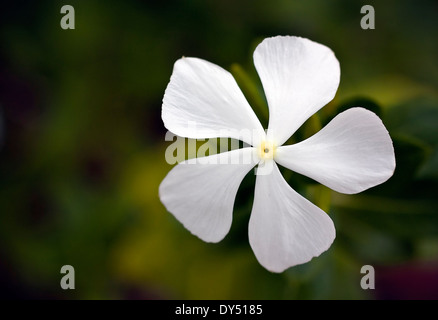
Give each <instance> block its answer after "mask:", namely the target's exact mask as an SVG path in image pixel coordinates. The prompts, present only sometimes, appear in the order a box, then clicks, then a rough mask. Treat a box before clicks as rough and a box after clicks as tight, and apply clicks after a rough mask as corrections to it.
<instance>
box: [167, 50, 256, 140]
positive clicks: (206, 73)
mask: <svg viewBox="0 0 438 320" xmlns="http://www.w3.org/2000/svg"><path fill="white" fill-rule="evenodd" d="M161 117H162V119H163V122H164V125H165V127H166V128H167V129H168V130H169V131H171V132H173V133H175V134H176V135H179V136H181V137H186V138H193V139H203V138H217V137H230V138H235V139H239V140H242V141H245V142H246V143H248V144H250V145H256V144H258V143H259V141H260V139H262V137H263V136H264V130H263V127H262V125H261V124H260V121H259V120H258V119H257V116H256V115H255V113H254V111H253V110H252V109H251V107H250V105H249V104H248V102H247V101H246V99H245V97H244V95H243V93H242V91H241V90H240V88H239V87H238V85H237V83H236V81H235V80H234V78H233V76H232V75H231V73H229V72H228V71H226V70H224V69H222V68H221V67H219V66H217V65H215V64H213V63H210V62H207V61H205V60H202V59H197V58H182V59H179V60H178V61H177V62H175V65H174V68H173V73H172V76H171V78H170V82H169V84H168V86H167V89H166V92H165V94H164V98H163V108H162V113H161ZM242 129H244V131H242ZM226 130H228V131H231V132H226ZM253 131H254V132H253ZM253 135H255V136H256V137H255V138H253V137H252V136H253Z"/></svg>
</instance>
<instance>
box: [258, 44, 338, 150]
mask: <svg viewBox="0 0 438 320" xmlns="http://www.w3.org/2000/svg"><path fill="white" fill-rule="evenodd" d="M254 64H255V66H256V69H257V72H258V74H259V76H260V79H261V81H262V84H263V88H264V90H265V94H266V99H267V101H268V105H269V127H268V129H269V130H270V131H271V130H272V131H273V132H272V133H273V137H274V139H275V140H276V142H277V145H282V144H283V143H284V142H286V140H287V139H289V137H290V136H291V135H292V134H293V133H294V132H295V131H296V130H297V129H298V128H299V127H300V126H301V125H302V124H303V123H304V121H306V120H307V119H308V118H309V117H310V116H311V115H313V114H314V113H315V112H316V111H318V110H319V109H320V108H322V107H323V106H324V105H326V104H327V103H328V102H329V101H331V100H332V99H333V97H334V96H335V94H336V90H337V88H338V85H339V79H340V67H339V62H338V60H337V59H336V57H335V55H334V53H333V52H332V51H331V50H330V49H329V48H327V47H326V46H324V45H321V44H319V43H316V42H313V41H310V40H308V39H304V38H299V37H283V36H278V37H274V38H267V39H265V40H263V42H262V43H260V44H259V45H258V47H257V48H256V50H255V52H254Z"/></svg>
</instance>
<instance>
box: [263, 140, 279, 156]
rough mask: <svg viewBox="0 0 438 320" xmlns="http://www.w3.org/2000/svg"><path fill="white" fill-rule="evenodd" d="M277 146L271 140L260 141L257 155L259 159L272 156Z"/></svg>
mask: <svg viewBox="0 0 438 320" xmlns="http://www.w3.org/2000/svg"><path fill="white" fill-rule="evenodd" d="M276 149H277V146H276V145H275V144H274V143H273V142H272V141H262V143H261V144H260V147H259V149H258V150H259V157H260V159H261V160H271V159H273V158H274V155H275V150H276Z"/></svg>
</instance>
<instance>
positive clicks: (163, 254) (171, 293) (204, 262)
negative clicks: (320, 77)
mask: <svg viewBox="0 0 438 320" xmlns="http://www.w3.org/2000/svg"><path fill="white" fill-rule="evenodd" d="M69 4H70V5H73V6H74V8H75V11H76V29H75V30H62V29H61V28H60V26H59V22H60V19H61V17H62V15H61V14H60V8H61V4H60V3H59V2H58V1H51V0H44V1H24V0H20V1H14V2H9V3H2V4H1V5H0V116H1V117H2V120H1V121H0V141H1V140H2V141H3V143H1V142H0V237H1V241H0V296H2V297H7V298H11V297H12V298H14V297H15V298H61V299H63V298H82V299H87V298H100V299H101V298H110V299H120V298H125V299H129V298H131V299H134V298H141V299H154V298H187V299H200V298H203V299H210V298H218V299H236V298H238V299H292V298H297V299H307V298H313V299H336V298H343V299H361V298H385V297H394V295H391V294H394V291H397V294H398V295H396V296H397V297H410V294H413V293H414V291H413V290H417V291H416V294H417V296H420V297H433V298H437V296H438V293H437V290H436V288H437V287H438V285H437V284H438V280H437V279H438V274H437V272H435V273H434V272H424V268H425V267H424V265H425V264H426V265H427V266H429V267H430V266H432V268H435V270H436V265H437V263H438V212H437V208H438V200H437V194H438V192H437V191H438V126H437V123H438V91H437V90H436V88H437V86H438V64H437V63H436V61H437V57H438V42H437V41H436V39H435V35H434V33H433V32H431V30H437V29H438V19H436V12H438V4H437V2H436V1H434V0H421V1H413V0H404V1H395V0H388V1H384V2H382V1H366V2H365V1H350V0H334V1H324V0H310V1H292V0H290V1H289V0H274V1H261V0H255V1H250V0H243V1H239V2H237V1H231V0H225V1H203V0H194V1H134V0H130V1H115V0H110V1H75V0H72V1H70V2H69ZM364 4H370V5H373V6H374V8H375V12H376V29H375V30H362V29H361V28H360V19H361V18H362V15H361V14H360V8H361V7H362V5H364ZM279 34H290V35H299V36H302V37H307V38H310V39H312V40H314V41H317V42H320V43H323V44H325V45H327V46H329V47H330V48H331V49H333V51H334V52H335V54H336V55H337V57H338V59H339V61H340V63H341V70H342V72H341V75H342V76H341V84H340V87H339V90H338V93H337V96H336V98H335V99H334V100H333V101H332V102H331V103H330V104H329V105H327V106H326V107H325V108H323V109H322V110H321V111H320V112H318V114H317V115H316V116H314V117H312V118H311V119H309V121H307V122H306V123H305V124H304V126H303V127H302V128H301V129H300V130H299V132H297V134H296V135H294V137H293V138H292V139H291V141H290V142H294V141H299V140H302V139H304V138H306V137H308V136H310V135H311V134H313V133H314V132H316V131H317V130H318V129H319V127H321V126H323V125H325V124H326V123H327V122H328V121H329V120H330V119H331V118H333V117H334V116H335V115H336V114H337V113H339V112H341V111H342V110H345V109H346V108H349V107H353V106H358V105H360V106H363V107H366V108H369V109H370V110H372V111H373V112H376V113H377V114H379V115H380V116H381V118H382V120H383V122H384V123H385V125H386V126H387V128H388V130H389V132H390V135H391V136H392V138H393V141H394V147H395V152H396V158H397V168H396V172H395V175H394V176H393V177H392V178H391V179H390V180H389V181H388V182H386V183H385V184H383V185H380V186H378V187H375V188H372V189H370V190H367V191H366V192H363V193H361V194H358V195H348V196H347V195H342V194H338V193H336V192H332V191H330V190H328V189H327V188H325V187H323V186H320V185H318V184H316V183H314V182H313V181H312V180H310V179H308V178H306V177H302V176H300V175H298V174H295V173H292V172H290V171H288V170H282V171H283V173H284V175H285V177H286V178H287V180H288V181H289V183H290V184H291V186H293V187H294V188H296V190H297V191H299V192H300V193H301V194H303V195H304V196H306V197H307V198H309V199H310V200H311V201H313V202H314V203H316V204H317V205H319V206H320V207H321V208H324V209H325V210H326V211H328V212H329V214H330V216H331V217H332V218H333V220H334V222H335V225H336V229H337V238H336V240H335V243H334V244H333V246H332V247H331V248H330V250H329V251H327V252H326V253H324V254H322V255H321V256H320V257H319V258H315V259H313V260H312V261H311V262H310V263H307V264H305V265H302V266H297V267H294V268H291V269H289V270H287V271H286V272H284V273H282V274H272V273H270V272H268V271H266V270H265V269H263V268H262V267H261V266H260V265H259V264H258V263H257V261H256V259H255V257H254V255H253V253H252V251H251V249H250V247H249V244H248V239H247V227H248V220H249V215H250V212H251V206H252V200H253V190H254V175H252V174H249V175H248V176H247V177H246V178H245V179H244V181H243V183H242V186H241V188H240V189H239V192H238V195H237V199H236V204H235V212H234V222H233V226H232V228H231V231H230V233H229V235H228V236H227V237H226V238H225V239H224V240H223V241H222V242H221V243H219V244H207V243H204V242H202V241H201V240H199V239H197V238H196V237H194V236H192V235H191V234H190V233H189V232H188V231H187V230H185V229H184V228H183V226H182V225H180V224H179V223H178V222H177V221H176V220H175V219H174V218H173V216H172V215H171V214H169V213H167V212H166V210H165V209H164V207H163V206H162V205H161V203H160V201H159V199H158V185H159V183H160V182H161V180H162V179H163V178H164V176H165V175H166V173H167V172H168V171H169V170H170V169H171V166H170V165H168V164H166V162H165V160H164V153H165V149H166V147H167V146H168V145H169V142H165V141H164V135H165V132H166V131H165V128H164V127H163V124H162V121H161V116H160V114H161V99H162V96H163V93H164V90H165V88H166V85H167V83H168V81H169V77H170V74H171V72H172V66H173V63H174V62H175V61H176V60H177V59H178V58H180V57H181V56H183V55H184V56H195V57H200V58H203V59H206V60H208V61H211V62H214V63H216V64H218V65H220V66H222V67H224V68H226V69H229V70H230V71H231V72H232V73H233V74H234V75H235V76H236V78H237V80H238V82H239V84H240V85H241V87H242V89H243V91H244V93H245V94H247V96H248V100H249V101H251V103H252V105H253V107H254V108H256V112H257V114H258V115H259V116H260V117H261V118H263V117H266V115H267V113H266V110H263V107H265V108H266V100H265V98H264V96H263V92H262V87H261V84H260V81H259V79H258V78H257V74H256V72H255V69H254V66H253V64H252V52H253V49H254V48H255V46H256V45H257V44H258V43H259V42H260V41H261V40H262V39H263V38H264V37H267V36H273V35H279ZM245 83H247V84H248V85H246V86H245ZM264 121H265V122H264V123H265V124H266V123H267V121H266V119H264ZM65 264H70V265H73V266H74V267H75V270H76V290H71V291H64V290H61V288H60V286H59V282H60V279H61V276H62V275H61V274H60V269H61V266H63V265H65ZM365 264H371V265H373V266H375V267H376V272H377V279H376V281H377V285H376V291H375V292H370V291H369V290H368V291H364V290H362V289H361V288H360V286H359V283H360V278H361V276H362V274H360V267H361V266H362V265H365ZM404 266H409V272H407V271H405V269H403V270H402V271H403V272H404V273H403V272H398V273H397V275H398V278H397V277H395V276H394V277H393V278H390V277H387V276H385V277H386V278H383V277H384V276H383V275H385V274H388V272H386V271H387V270H388V269H387V268H390V269H389V270H394V268H404ZM391 268H393V269H391ZM379 270H386V271H385V272H383V271H382V273H381V274H382V276H381V278H379ZM397 270H399V269H397ZM422 272H423V273H422ZM422 274H427V278H424V277H423V278H422V277H421V275H422ZM406 277H409V278H410V279H423V282H422V286H420V287H418V286H417V287H409V286H408V284H406V287H402V289H400V286H398V287H396V286H394V287H392V286H393V285H394V281H395V282H397V283H405V282H404V281H405V280H406ZM379 281H381V282H379ZM391 281H392V282H391ZM419 281H420V280H419ZM379 283H382V285H381V286H380V287H379ZM383 283H384V285H383ZM431 286H432V287H433V288H435V290H434V291H433V290H432V291H430V290H429V291H427V290H426V291H425V288H426V287H431ZM391 288H393V289H391ZM424 292H427V294H426V293H424ZM422 293H424V294H423V295H422Z"/></svg>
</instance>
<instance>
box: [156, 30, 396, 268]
mask: <svg viewBox="0 0 438 320" xmlns="http://www.w3.org/2000/svg"><path fill="white" fill-rule="evenodd" d="M254 63H255V67H256V69H257V72H258V74H259V76H260V79H261V81H262V84H263V88H264V91H265V94H266V98H267V101H268V105H269V113H270V116H269V125H268V134H266V133H265V131H264V130H263V128H262V125H261V124H260V122H259V120H258V119H257V117H256V115H255V113H254V112H253V110H252V109H251V107H250V106H249V104H248V102H247V101H246V99H245V97H244V96H243V94H242V92H241V91H240V89H239V87H238V85H237V83H236V82H235V80H234V78H233V77H232V75H231V74H230V73H229V72H227V71H226V70H224V69H222V68H221V67H219V66H217V65H215V64H212V63H210V62H207V61H204V60H201V59H197V58H182V59H180V60H178V61H177V62H176V63H175V66H174V69H173V73H172V77H171V79H170V83H169V85H168V87H167V89H166V92H165V94H164V98H163V107H162V119H163V122H164V125H165V126H166V128H167V129H168V130H170V131H171V132H173V133H175V134H177V135H179V136H182V137H187V138H194V139H202V138H212V137H217V133H218V132H219V131H221V130H222V131H223V129H228V130H229V131H230V137H231V138H235V139H240V140H242V141H244V142H246V143H248V144H249V145H250V147H246V148H242V149H238V150H233V151H230V152H225V153H221V154H217V155H212V156H209V157H216V158H218V159H219V160H221V159H222V160H223V159H224V158H227V159H231V160H236V159H238V158H242V157H243V156H250V157H251V156H253V157H254V158H255V159H257V160H256V161H252V162H251V163H248V162H246V163H243V162H242V161H240V162H239V161H236V162H238V164H226V165H224V164H221V163H223V162H222V161H216V162H214V163H217V164H214V163H207V164H206V163H205V162H203V163H199V162H198V163H196V164H187V163H186V162H183V163H180V164H178V165H176V166H175V167H174V168H173V169H172V170H171V171H170V172H169V174H168V175H167V176H166V177H165V179H164V180H163V182H162V183H161V185H160V188H159V195H160V199H161V201H162V202H163V204H164V205H165V207H166V208H167V209H168V211H170V212H171V213H172V214H173V215H174V216H175V217H176V218H177V219H178V220H179V221H180V222H181V223H182V224H183V225H184V226H185V227H186V228H187V229H188V230H190V231H191V232H192V233H193V234H195V235H196V236H198V237H199V238H201V239H202V240H204V241H207V242H219V241H220V240H222V239H223V238H224V237H225V235H226V234H227V233H228V231H229V229H230V226H231V221H232V211H233V204H234V199H235V197H236V193H237V190H238V187H239V185H240V183H241V182H242V180H243V178H244V177H245V175H246V174H247V173H248V172H249V171H250V170H251V169H252V168H253V167H254V166H256V165H257V164H258V163H259V167H260V163H263V164H264V165H266V164H270V165H271V168H272V170H271V172H270V174H266V175H257V177H256V185H255V195H254V203H253V208H252V212H251V217H250V221H249V242H250V245H251V247H252V249H253V251H254V253H255V255H256V257H257V259H258V261H259V262H260V264H262V265H263V266H264V267H265V268H266V269H268V270H270V271H273V272H282V271H284V270H285V269H287V268H289V267H291V266H294V265H297V264H302V263H305V262H308V261H309V260H311V259H312V257H315V256H319V255H320V254H321V253H322V252H324V251H326V250H327V249H328V248H329V247H330V245H331V244H332V242H333V240H334V238H335V228H334V225H333V222H332V220H331V219H330V217H329V216H328V215H327V214H326V213H325V212H324V211H322V210H321V209H320V208H318V207H317V206H315V205H314V204H312V203H311V202H310V201H308V200H307V199H305V198H303V197H302V196H301V195H299V194H298V193H297V192H296V191H294V190H293V189H292V188H291V187H290V186H289V184H288V183H287V182H286V181H285V180H284V178H283V177H282V175H281V173H280V171H279V169H278V166H277V163H278V164H280V165H282V166H284V167H286V168H289V169H291V170H293V171H296V172H298V173H300V174H303V175H306V176H308V177H310V178H312V179H314V180H316V181H318V182H320V183H322V184H324V185H326V186H328V187H330V188H331V189H333V190H335V191H338V192H342V193H347V194H353V193H358V192H361V191H363V190H366V189H368V188H370V187H373V186H376V185H378V184H380V183H383V182H384V181H386V180H387V179H389V177H391V175H392V174H393V172H394V168H395V158H394V149H393V146H392V141H391V138H390V136H389V134H388V132H387V130H386V128H385V127H384V125H383V123H382V121H381V120H380V119H379V117H377V116H376V115H375V114H374V113H372V112H370V111H368V110H366V109H363V108H359V107H356V108H351V109H349V110H347V111H345V112H342V113H340V114H339V115H337V116H336V117H335V118H334V119H333V120H332V121H331V122H330V123H329V124H327V126H325V127H324V128H323V129H321V130H320V131H319V132H318V133H316V134H315V135H313V136H312V137H310V138H308V139H307V140H304V141H302V142H300V143H297V144H293V145H287V146H283V144H284V143H285V142H286V141H287V140H288V138H289V137H290V136H291V135H292V134H293V133H294V132H295V131H296V130H297V129H298V128H299V127H300V126H301V125H302V124H303V123H304V122H305V121H306V120H307V119H308V118H309V117H310V116H311V115H313V114H314V113H315V112H317V111H318V110H319V109H320V108H321V107H323V106H324V105H325V104H327V103H328V102H329V101H331V100H332V99H333V97H334V96H335V93H336V90H337V88H338V85H339V79H340V68H339V62H338V60H337V59H336V57H335V55H334V54H333V52H332V51H331V50H330V49H329V48H327V47H326V46H323V45H321V44H318V43H316V42H313V41H310V40H308V39H304V38H299V37H290V36H284V37H283V36H278V37H273V38H268V39H265V40H264V41H263V42H262V43H260V44H259V45H258V46H257V48H256V50H255V52H254ZM190 121H194V122H196V125H197V128H196V130H193V128H190V127H189V126H188V125H187V123H188V122H190ZM241 129H247V130H251V131H252V132H255V133H256V134H255V135H253V136H252V137H249V136H247V135H246V136H243V135H241V134H239V132H242V130H241ZM233 132H235V134H233ZM262 160H263V161H262ZM225 162H226V161H225ZM231 162H232V163H234V162H233V161H231ZM228 163H229V162H228Z"/></svg>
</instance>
